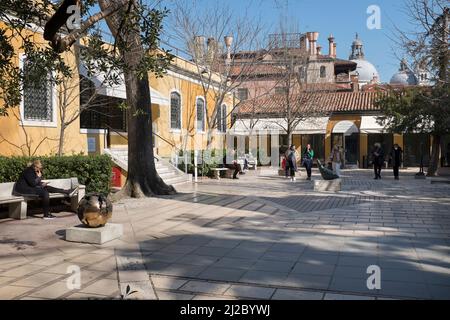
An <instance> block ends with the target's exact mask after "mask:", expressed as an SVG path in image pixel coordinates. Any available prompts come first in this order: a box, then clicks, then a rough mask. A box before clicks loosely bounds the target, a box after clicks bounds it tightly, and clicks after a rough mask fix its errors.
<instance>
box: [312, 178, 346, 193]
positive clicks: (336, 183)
mask: <svg viewBox="0 0 450 320" xmlns="http://www.w3.org/2000/svg"><path fill="white" fill-rule="evenodd" d="M341 188H342V180H341V179H335V180H314V191H319V192H324V191H325V192H327V191H332V192H339V191H341Z"/></svg>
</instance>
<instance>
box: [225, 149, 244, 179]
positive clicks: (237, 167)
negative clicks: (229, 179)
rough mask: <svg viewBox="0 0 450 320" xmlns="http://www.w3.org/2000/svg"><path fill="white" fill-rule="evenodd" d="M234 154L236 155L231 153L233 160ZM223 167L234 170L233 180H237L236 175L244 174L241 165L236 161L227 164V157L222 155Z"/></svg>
mask: <svg viewBox="0 0 450 320" xmlns="http://www.w3.org/2000/svg"><path fill="white" fill-rule="evenodd" d="M235 154H236V151H233V153H232V155H233V158H234V155H235ZM223 166H224V168H228V169H231V170H234V173H233V179H239V178H238V177H237V175H238V173H239V174H245V173H244V172H243V171H242V167H241V165H240V164H239V163H238V162H237V161H236V160H233V162H232V163H227V155H224V157H223Z"/></svg>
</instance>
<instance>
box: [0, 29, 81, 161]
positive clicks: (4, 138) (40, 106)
mask: <svg viewBox="0 0 450 320" xmlns="http://www.w3.org/2000/svg"><path fill="white" fill-rule="evenodd" d="M1 24H3V22H1V21H0V25H1ZM2 27H5V25H4V24H3V25H2ZM42 33H43V30H42V28H41V27H39V26H36V25H31V29H29V30H26V31H24V36H28V35H30V36H32V37H33V41H34V42H35V43H36V44H37V45H38V46H39V45H42V46H45V45H46V43H47V42H46V41H45V40H44V39H43V36H42ZM21 41H22V40H21V38H20V37H15V38H14V42H13V46H14V47H15V48H16V50H17V51H16V54H15V57H16V61H15V63H16V64H17V65H18V66H20V68H21V69H22V70H24V72H26V69H24V67H25V65H26V56H25V55H24V53H23V52H21V51H20V49H19V48H20V47H21V45H22V44H21ZM64 59H65V61H66V62H67V64H68V65H69V66H72V67H76V66H77V64H76V57H75V53H74V50H71V51H69V52H65V53H64ZM78 82H79V78H78V74H77V73H76V74H74V75H73V77H72V78H70V79H67V80H66V81H65V82H64V84H61V85H59V86H55V85H52V84H51V83H50V82H49V83H48V85H47V86H45V85H44V86H39V87H38V88H36V87H33V86H27V87H24V88H22V100H21V102H20V105H19V106H17V107H16V108H11V109H9V110H8V114H9V115H8V116H7V117H0V155H4V156H14V155H27V156H33V155H50V154H56V153H57V152H58V146H59V138H60V131H61V130H60V129H61V112H62V109H63V108H64V109H65V111H66V113H68V114H73V113H76V112H77V111H78V109H79V101H78V99H74V97H78V95H79V86H78ZM63 85H64V87H66V88H67V90H65V89H64V88H63ZM64 101H65V103H64ZM1 103H2V101H1V100H0V104H1ZM86 150H87V136H86V134H83V133H81V132H80V123H79V121H75V122H74V123H72V124H71V125H70V126H69V127H68V128H67V129H66V130H65V137H64V145H63V152H64V154H79V153H86Z"/></svg>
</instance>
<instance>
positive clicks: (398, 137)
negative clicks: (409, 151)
mask: <svg viewBox="0 0 450 320" xmlns="http://www.w3.org/2000/svg"><path fill="white" fill-rule="evenodd" d="M394 144H398V145H399V146H400V148H402V149H404V146H403V135H401V134H394Z"/></svg>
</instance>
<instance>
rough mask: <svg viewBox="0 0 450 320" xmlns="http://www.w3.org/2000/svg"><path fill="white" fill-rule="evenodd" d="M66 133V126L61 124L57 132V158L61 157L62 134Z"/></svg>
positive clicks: (62, 146)
mask: <svg viewBox="0 0 450 320" xmlns="http://www.w3.org/2000/svg"><path fill="white" fill-rule="evenodd" d="M65 131H66V126H65V125H64V123H61V129H60V130H59V145H58V156H59V157H62V155H63V151H64V134H65Z"/></svg>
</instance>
